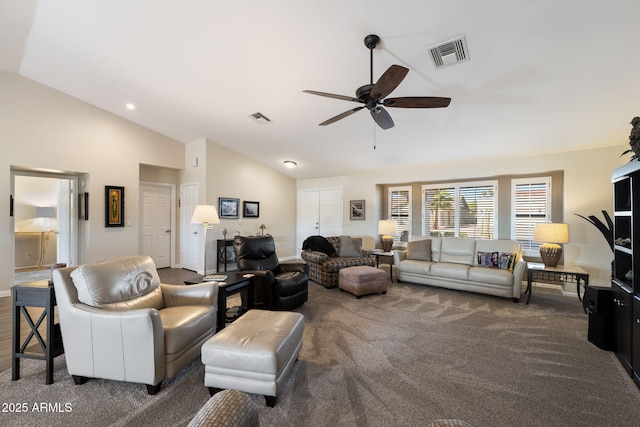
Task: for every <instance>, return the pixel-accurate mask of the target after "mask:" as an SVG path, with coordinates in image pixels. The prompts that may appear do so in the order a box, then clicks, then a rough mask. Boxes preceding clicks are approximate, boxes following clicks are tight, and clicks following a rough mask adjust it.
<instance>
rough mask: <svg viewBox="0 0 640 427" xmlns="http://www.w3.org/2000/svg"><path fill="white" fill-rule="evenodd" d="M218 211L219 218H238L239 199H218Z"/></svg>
mask: <svg viewBox="0 0 640 427" xmlns="http://www.w3.org/2000/svg"><path fill="white" fill-rule="evenodd" d="M218 204H219V206H218V211H219V212H220V218H222V219H224V218H231V219H233V218H239V212H240V199H231V198H228V197H218Z"/></svg>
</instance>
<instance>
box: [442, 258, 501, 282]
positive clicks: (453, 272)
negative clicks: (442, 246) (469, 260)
mask: <svg viewBox="0 0 640 427" xmlns="http://www.w3.org/2000/svg"><path fill="white" fill-rule="evenodd" d="M470 268H471V266H470V265H468V264H460V263H453V262H436V263H433V264H431V275H432V276H435V277H443V278H447V279H457V280H469V269H470ZM487 270H488V269H487Z"/></svg>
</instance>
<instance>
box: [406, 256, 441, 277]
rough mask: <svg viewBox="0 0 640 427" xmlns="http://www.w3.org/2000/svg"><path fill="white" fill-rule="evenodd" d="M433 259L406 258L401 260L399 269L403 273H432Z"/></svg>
mask: <svg viewBox="0 0 640 427" xmlns="http://www.w3.org/2000/svg"><path fill="white" fill-rule="evenodd" d="M433 264H434V263H433V261H420V260H413V259H405V260H403V261H400V265H399V269H400V271H402V272H403V273H414V274H430V273H431V265H433Z"/></svg>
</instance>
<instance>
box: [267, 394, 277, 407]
mask: <svg viewBox="0 0 640 427" xmlns="http://www.w3.org/2000/svg"><path fill="white" fill-rule="evenodd" d="M264 401H265V402H266V403H267V406H268V407H269V408H273V407H274V406H276V403H277V402H278V397H277V396H266V395H265V396H264Z"/></svg>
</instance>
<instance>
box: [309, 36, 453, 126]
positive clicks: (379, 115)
mask: <svg viewBox="0 0 640 427" xmlns="http://www.w3.org/2000/svg"><path fill="white" fill-rule="evenodd" d="M379 43H380V37H378V36H376V35H375V34H370V35H368V36H367V37H365V38H364V44H365V46H366V47H367V48H368V49H369V57H370V64H371V65H370V80H371V83H370V84H368V85H364V86H361V87H359V88H358V89H357V90H356V96H355V98H354V97H352V96H344V95H335V94H333V93H326V92H318V91H315V90H303V92H305V93H310V94H312V95H319V96H326V97H328V98H335V99H342V100H344V101H353V102H357V103H359V104H364V105H362V106H359V107H356V108H353V109H351V110H348V111H345V112H344V113H341V114H338V115H337V116H335V117H331V118H330V119H328V120H325V121H324V122H322V123H320V126H326V125H330V124H331V123H334V122H337V121H338V120H341V119H344V118H345V117H348V116H350V115H352V114H353V113H355V112H357V111H360V110H362V109H363V108H365V107H366V108H367V109H368V110H369V111H370V112H371V117H373V120H374V121H375V122H376V123H377V124H378V126H380V127H381V128H382V129H390V128H392V127H393V119H392V118H391V116H390V115H389V113H388V112H387V110H385V109H384V107H394V108H442V107H447V106H448V105H449V103H450V102H451V98H440V97H433V96H406V97H400V98H387V95H389V94H390V93H391V92H393V91H394V89H395V88H396V87H398V85H399V84H400V83H401V82H402V80H403V79H404V78H405V76H406V75H407V73H408V72H409V69H408V68H405V67H402V66H400V65H392V66H390V67H389V68H388V69H387V71H385V72H384V74H382V76H380V78H379V79H378V81H377V82H376V83H375V84H374V83H373V49H375V48H376V46H378V44H379Z"/></svg>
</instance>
